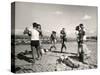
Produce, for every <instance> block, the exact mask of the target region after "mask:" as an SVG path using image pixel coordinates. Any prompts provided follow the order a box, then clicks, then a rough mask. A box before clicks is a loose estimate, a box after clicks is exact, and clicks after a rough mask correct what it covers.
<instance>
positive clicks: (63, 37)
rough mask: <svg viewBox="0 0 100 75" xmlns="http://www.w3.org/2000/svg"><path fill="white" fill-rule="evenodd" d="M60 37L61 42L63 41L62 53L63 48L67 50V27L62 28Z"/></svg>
mask: <svg viewBox="0 0 100 75" xmlns="http://www.w3.org/2000/svg"><path fill="white" fill-rule="evenodd" d="M60 38H61V43H62V46H61V53H62V52H63V48H65V50H66V45H65V42H66V41H67V38H66V32H65V28H62V30H61V31H60Z"/></svg>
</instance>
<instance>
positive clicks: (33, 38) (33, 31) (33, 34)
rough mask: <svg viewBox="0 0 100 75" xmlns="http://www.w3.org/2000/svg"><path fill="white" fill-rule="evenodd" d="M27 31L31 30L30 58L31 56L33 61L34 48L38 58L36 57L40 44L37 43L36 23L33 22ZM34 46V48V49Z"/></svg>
mask: <svg viewBox="0 0 100 75" xmlns="http://www.w3.org/2000/svg"><path fill="white" fill-rule="evenodd" d="M29 32H31V50H32V58H33V61H34V62H35V58H34V55H35V51H34V50H35V49H36V52H37V56H38V58H37V59H40V54H39V53H40V51H39V49H40V48H39V46H40V43H39V32H38V31H37V23H33V28H30V29H29ZM34 47H35V49H34Z"/></svg>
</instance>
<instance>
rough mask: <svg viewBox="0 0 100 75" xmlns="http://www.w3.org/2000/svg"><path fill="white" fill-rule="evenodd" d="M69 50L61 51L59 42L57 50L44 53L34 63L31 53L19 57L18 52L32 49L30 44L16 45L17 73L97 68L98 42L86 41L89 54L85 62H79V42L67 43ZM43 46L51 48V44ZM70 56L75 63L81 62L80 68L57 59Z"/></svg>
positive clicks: (86, 50)
mask: <svg viewBox="0 0 100 75" xmlns="http://www.w3.org/2000/svg"><path fill="white" fill-rule="evenodd" d="M66 46H67V50H63V51H64V52H63V53H60V50H61V49H60V48H61V45H60V44H57V45H56V47H57V50H52V51H51V52H50V51H48V52H46V53H44V54H43V56H42V58H41V59H40V60H36V62H35V64H33V63H32V62H31V61H30V60H29V59H31V57H32V56H31V54H26V55H25V59H24V58H18V56H17V55H18V54H19V53H21V52H25V50H27V51H31V49H30V45H16V46H15V55H16V58H15V66H16V73H31V72H52V71H67V70H83V69H94V68H97V43H96V42H86V43H85V45H84V47H85V50H84V51H85V53H86V54H88V56H86V58H85V63H82V62H79V60H78V58H77V56H76V54H77V43H76V42H68V43H66ZM43 48H45V49H49V48H50V44H43ZM62 55H65V56H68V57H69V58H70V59H71V60H72V62H73V63H74V64H79V67H78V68H72V67H70V66H67V65H65V64H64V63H57V59H58V58H59V57H60V56H62Z"/></svg>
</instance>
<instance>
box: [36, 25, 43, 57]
mask: <svg viewBox="0 0 100 75" xmlns="http://www.w3.org/2000/svg"><path fill="white" fill-rule="evenodd" d="M37 30H38V32H39V43H40V49H39V51H40V54H41V56H42V52H41V49H42V38H43V34H42V28H41V25H40V24H38V27H37Z"/></svg>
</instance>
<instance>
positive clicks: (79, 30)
mask: <svg viewBox="0 0 100 75" xmlns="http://www.w3.org/2000/svg"><path fill="white" fill-rule="evenodd" d="M76 31H77V43H78V56H79V57H80V58H79V60H80V61H82V62H83V54H84V51H83V42H84V36H85V30H84V26H83V24H80V25H79V26H77V27H76Z"/></svg>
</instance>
